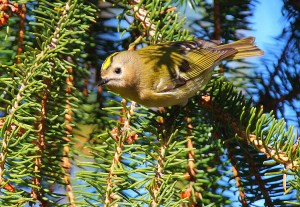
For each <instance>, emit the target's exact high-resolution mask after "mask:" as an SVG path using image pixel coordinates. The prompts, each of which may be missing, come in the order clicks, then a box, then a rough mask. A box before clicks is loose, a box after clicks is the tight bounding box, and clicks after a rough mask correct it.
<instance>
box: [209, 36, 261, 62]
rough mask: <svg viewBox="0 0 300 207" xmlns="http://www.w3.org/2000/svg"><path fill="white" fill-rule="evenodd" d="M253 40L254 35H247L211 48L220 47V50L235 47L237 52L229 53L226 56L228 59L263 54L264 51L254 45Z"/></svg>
mask: <svg viewBox="0 0 300 207" xmlns="http://www.w3.org/2000/svg"><path fill="white" fill-rule="evenodd" d="M254 41H255V38H254V37H247V38H244V39H241V40H238V41H235V42H232V43H228V44H225V45H218V46H215V47H213V48H215V49H221V50H222V49H228V48H234V49H236V50H237V52H236V53H235V54H233V55H230V56H229V57H227V58H226V59H230V60H236V59H242V58H246V57H253V56H261V55H263V54H264V51H262V50H261V49H259V48H258V47H257V46H256V45H254Z"/></svg>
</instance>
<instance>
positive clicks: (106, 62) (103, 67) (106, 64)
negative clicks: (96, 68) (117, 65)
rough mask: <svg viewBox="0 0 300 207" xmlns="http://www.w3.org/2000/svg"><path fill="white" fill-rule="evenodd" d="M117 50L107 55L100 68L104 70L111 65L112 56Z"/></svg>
mask: <svg viewBox="0 0 300 207" xmlns="http://www.w3.org/2000/svg"><path fill="white" fill-rule="evenodd" d="M118 53H119V52H114V53H113V54H111V55H110V56H108V57H107V58H106V59H105V61H104V62H103V64H102V70H106V69H107V68H108V67H109V66H110V65H111V60H112V58H113V57H114V56H115V55H117V54H118Z"/></svg>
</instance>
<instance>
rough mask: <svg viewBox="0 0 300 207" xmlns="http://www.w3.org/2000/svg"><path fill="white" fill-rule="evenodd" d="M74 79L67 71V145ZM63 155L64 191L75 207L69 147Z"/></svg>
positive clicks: (70, 60)
mask: <svg viewBox="0 0 300 207" xmlns="http://www.w3.org/2000/svg"><path fill="white" fill-rule="evenodd" d="M68 61H69V62H73V61H72V59H71V57H68ZM73 81H74V78H73V68H71V67H70V68H69V69H68V77H67V78H66V98H67V100H66V107H65V108H66V114H65V129H66V131H65V133H66V135H65V136H64V137H63V140H65V141H66V142H67V143H70V142H71V139H70V137H71V136H72V134H73V127H72V125H71V123H72V115H73V111H72V106H71V104H70V100H69V99H68V97H69V96H71V93H72V87H73V86H74V82H73ZM63 151H64V155H63V159H62V166H63V167H64V169H65V171H66V172H65V175H64V180H65V184H66V190H67V194H68V198H69V203H70V204H69V206H70V207H76V205H75V197H74V193H73V188H72V185H71V167H72V165H71V161H70V146H69V145H65V146H64V147H63Z"/></svg>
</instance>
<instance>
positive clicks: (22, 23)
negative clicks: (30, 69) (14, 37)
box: [16, 4, 26, 64]
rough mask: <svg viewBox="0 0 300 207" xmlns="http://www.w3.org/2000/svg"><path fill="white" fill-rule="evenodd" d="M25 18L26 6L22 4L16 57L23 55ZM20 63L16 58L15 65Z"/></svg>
mask: <svg viewBox="0 0 300 207" xmlns="http://www.w3.org/2000/svg"><path fill="white" fill-rule="evenodd" d="M25 17H26V4H22V9H21V10H20V23H19V36H18V48H17V55H20V54H22V53H23V45H24V34H25ZM19 63H20V59H19V58H18V57H17V58H16V64H19Z"/></svg>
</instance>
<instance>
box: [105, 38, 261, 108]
mask: <svg viewBox="0 0 300 207" xmlns="http://www.w3.org/2000/svg"><path fill="white" fill-rule="evenodd" d="M254 40H255V38H254V37H248V38H245V39H241V40H238V41H236V42H232V43H229V44H224V45H220V42H218V41H204V40H195V41H183V42H168V43H162V44H157V45H151V46H147V47H144V48H142V49H139V50H136V51H123V52H119V53H114V54H112V55H110V56H109V57H108V58H107V59H106V60H105V61H104V63H103V65H102V70H101V78H102V80H101V82H102V84H105V85H106V86H107V87H108V88H109V89H110V90H112V91H114V92H116V93H119V94H120V95H121V96H122V97H125V98H129V99H131V100H133V101H136V102H137V103H140V104H143V105H145V106H150V107H158V106H172V105H184V104H186V103H187V101H188V99H189V98H190V97H192V96H194V95H195V94H196V92H197V91H198V90H199V89H200V88H201V87H202V86H203V85H204V84H206V83H207V81H208V80H209V79H210V77H211V71H212V70H213V69H214V67H215V66H217V65H219V64H220V62H221V61H222V60H233V59H241V58H245V57H252V56H259V55H262V54H263V51H262V50H260V49H259V48H257V47H256V46H255V45H254V44H253V42H254Z"/></svg>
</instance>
